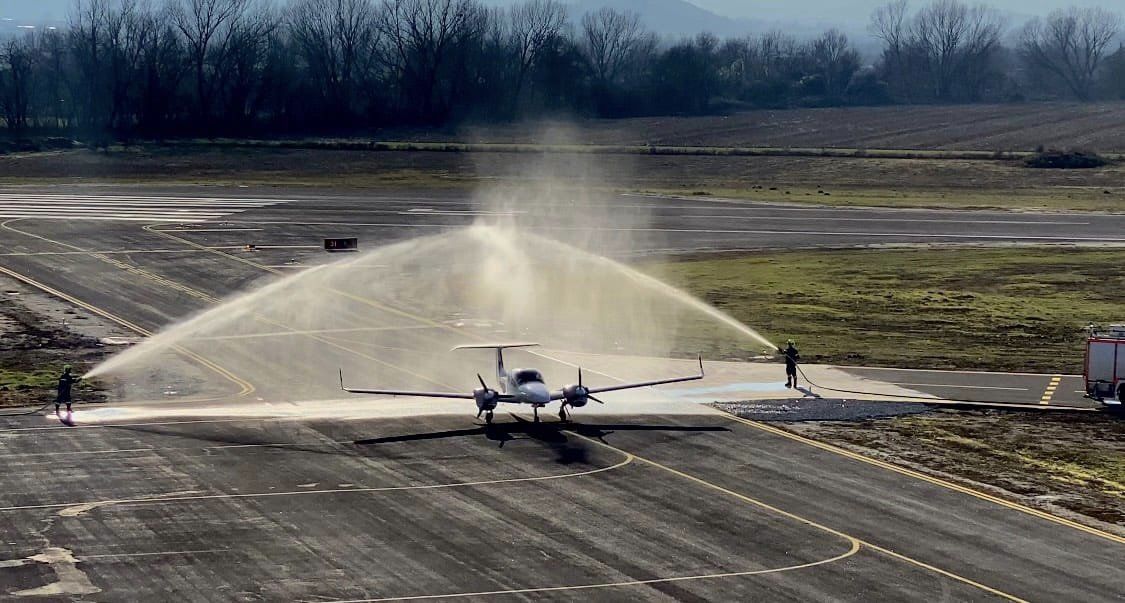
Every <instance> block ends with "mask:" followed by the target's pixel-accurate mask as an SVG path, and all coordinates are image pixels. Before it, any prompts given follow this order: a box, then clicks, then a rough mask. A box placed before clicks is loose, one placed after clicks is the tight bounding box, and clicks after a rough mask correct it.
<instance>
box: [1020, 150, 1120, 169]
mask: <svg viewBox="0 0 1125 603" xmlns="http://www.w3.org/2000/svg"><path fill="white" fill-rule="evenodd" d="M1108 163H1109V160H1107V159H1106V158H1104V157H1101V156H1099V155H1098V154H1096V153H1085V152H1082V151H1054V150H1050V151H1043V152H1041V153H1037V154H1036V155H1035V156H1034V157H1031V158H1030V159H1028V160H1027V161H1026V162H1025V164H1026V165H1027V167H1032V168H1045V169H1055V170H1083V169H1091V168H1100V167H1103V166H1105V165H1107V164H1108Z"/></svg>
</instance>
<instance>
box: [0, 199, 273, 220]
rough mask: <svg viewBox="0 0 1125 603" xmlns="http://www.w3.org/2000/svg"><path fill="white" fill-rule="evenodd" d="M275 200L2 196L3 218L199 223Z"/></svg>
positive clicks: (258, 206)
mask: <svg viewBox="0 0 1125 603" xmlns="http://www.w3.org/2000/svg"><path fill="white" fill-rule="evenodd" d="M281 202H283V201H282V200H276V199H227V198H219V197H132V196H116V195H62V194H19V193H0V219H12V218H32V219H37V220H98V221H117V222H148V223H154V222H164V223H189V224H191V223H198V222H204V221H207V220H215V219H218V218H222V217H224V216H229V215H232V214H237V213H241V212H244V211H246V210H248V209H257V208H260V207H268V206H271V205H276V204H278V203H281Z"/></svg>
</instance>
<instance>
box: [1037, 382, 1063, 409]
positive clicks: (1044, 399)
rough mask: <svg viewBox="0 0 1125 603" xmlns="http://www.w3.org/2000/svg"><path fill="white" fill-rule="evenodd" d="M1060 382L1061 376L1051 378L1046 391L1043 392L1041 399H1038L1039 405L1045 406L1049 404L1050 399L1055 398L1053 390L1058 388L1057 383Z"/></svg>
mask: <svg viewBox="0 0 1125 603" xmlns="http://www.w3.org/2000/svg"><path fill="white" fill-rule="evenodd" d="M1061 381H1062V375H1055V376H1054V377H1051V383H1050V384H1048V385H1047V389H1046V390H1044V391H1043V397H1042V398H1040V399H1039V403H1040V404H1042V405H1044V406H1046V405H1047V404H1050V403H1051V398H1054V397H1055V390H1056V389H1058V388H1059V382H1061Z"/></svg>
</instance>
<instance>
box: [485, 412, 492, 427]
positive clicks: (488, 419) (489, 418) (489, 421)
mask: <svg viewBox="0 0 1125 603" xmlns="http://www.w3.org/2000/svg"><path fill="white" fill-rule="evenodd" d="M484 422H485V423H486V424H488V425H492V411H491V410H490V411H488V412H486V413H484Z"/></svg>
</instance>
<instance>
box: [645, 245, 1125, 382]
mask: <svg viewBox="0 0 1125 603" xmlns="http://www.w3.org/2000/svg"><path fill="white" fill-rule="evenodd" d="M1123 266H1125V250H1108V251H1097V250H1084V249H1074V248H1062V247H1014V248H926V249H894V250H834V251H808V252H777V253H758V254H754V255H752V256H743V257H728V258H717V259H698V260H690V261H681V262H673V263H669V264H664V265H660V266H659V267H656V268H658V269H659V271H660V272H661V274H663V275H665V277H666V278H669V279H670V280H671V281H672V282H673V283H675V284H678V285H680V286H682V287H684V288H685V289H687V290H688V291H690V292H692V293H694V294H695V295H697V296H699V297H701V298H702V299H704V300H706V301H708V302H709V303H711V304H713V305H715V306H716V307H718V308H720V309H722V310H724V311H726V312H727V313H729V314H731V315H732V316H734V317H735V318H737V319H739V320H741V321H742V322H744V323H746V324H747V325H750V326H752V327H754V328H756V329H758V330H759V331H760V332H762V334H763V335H765V336H766V337H767V338H768V339H770V340H771V341H784V340H785V339H788V338H794V339H796V340H797V341H798V342H799V347H800V348H801V354H802V356H803V357H804V358H805V360H806V361H809V362H824V363H837V364H851V365H865V366H898V367H910V368H938V369H981V370H999V371H1013V370H1014V371H1028V372H1049V373H1059V372H1061V373H1076V372H1081V368H1082V358H1083V356H1082V354H1083V345H1082V342H1083V336H1084V330H1083V329H1084V327H1085V326H1086V325H1087V324H1088V323H1090V322H1095V323H1108V322H1114V321H1117V322H1123V321H1125V272H1123V271H1122V267H1123ZM713 352H714V353H719V354H722V355H725V356H728V357H737V356H738V355H739V352H738V351H737V350H733V349H731V350H714V351H713ZM742 354H743V355H745V354H746V352H745V351H743V352H742Z"/></svg>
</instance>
